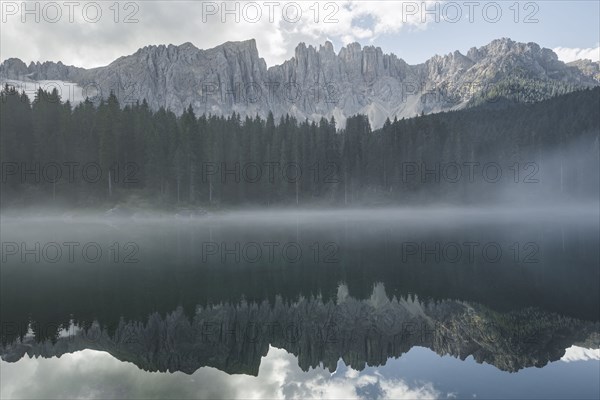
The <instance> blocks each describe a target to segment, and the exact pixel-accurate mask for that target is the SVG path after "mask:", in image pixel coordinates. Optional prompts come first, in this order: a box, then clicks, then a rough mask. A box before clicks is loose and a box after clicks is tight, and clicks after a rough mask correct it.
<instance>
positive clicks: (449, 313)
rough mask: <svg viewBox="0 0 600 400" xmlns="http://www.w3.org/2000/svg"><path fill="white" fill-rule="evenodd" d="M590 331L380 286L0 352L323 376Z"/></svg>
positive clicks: (525, 358) (539, 360)
mask: <svg viewBox="0 0 600 400" xmlns="http://www.w3.org/2000/svg"><path fill="white" fill-rule="evenodd" d="M597 331H598V324H597V323H591V322H584V321H579V320H574V319H570V318H565V317H561V316H559V315H556V314H548V313H543V312H541V311H538V310H534V309H525V310H521V311H518V312H509V313H504V314H499V313H496V312H493V311H491V310H489V309H487V308H485V307H483V306H481V305H477V304H469V303H465V302H460V301H454V300H446V301H441V302H436V303H424V302H421V301H419V300H418V299H399V300H398V299H395V298H392V299H389V298H388V296H387V295H386V293H385V289H384V287H383V285H381V284H379V285H376V286H375V287H374V290H373V293H372V295H371V297H370V298H369V299H366V300H357V299H354V298H352V297H349V296H348V291H347V288H346V287H345V286H344V285H342V286H340V287H339V289H338V296H337V301H335V302H333V301H328V302H323V301H322V300H321V299H319V298H311V299H302V298H301V299H299V300H298V301H296V302H293V303H286V302H283V301H282V300H281V299H279V300H278V301H276V302H275V304H269V303H268V302H263V303H245V302H242V303H241V304H218V305H213V306H208V307H198V309H197V310H196V314H195V315H194V317H193V318H192V319H191V320H190V319H189V318H188V317H187V316H186V315H185V313H184V312H183V311H182V310H181V309H178V310H176V311H174V312H172V313H170V314H168V315H166V316H164V317H162V316H160V315H159V314H152V315H150V316H149V317H148V319H147V320H146V321H145V322H142V321H128V322H125V321H121V323H120V324H119V326H118V327H116V330H115V332H114V333H113V334H109V333H108V332H107V331H106V330H103V329H101V328H100V327H99V326H98V325H97V324H94V325H92V327H91V328H89V329H88V330H83V329H79V328H77V327H72V328H71V330H70V332H64V334H63V335H62V336H61V337H60V338H58V339H57V341H56V342H55V343H52V342H51V341H46V342H43V343H38V342H36V341H35V339H34V338H33V337H31V336H27V337H25V339H24V340H23V341H18V342H16V343H12V344H8V345H6V346H3V347H2V348H1V352H0V355H1V356H2V359H3V360H5V361H8V362H15V361H18V360H19V359H20V358H21V357H23V356H24V355H25V354H27V355H29V356H30V357H32V356H36V357H37V356H42V357H55V356H58V357H60V356H61V355H62V354H65V353H71V352H75V351H79V350H83V349H94V350H101V351H107V352H109V353H111V354H112V355H113V356H115V357H116V358H118V359H119V360H122V361H129V362H133V363H134V364H136V365H137V366H138V367H139V368H141V369H144V370H149V371H161V372H166V371H170V372H174V371H182V372H185V373H188V374H191V373H193V372H194V371H195V370H196V369H198V368H200V367H203V366H211V367H215V368H218V369H220V370H222V371H225V372H227V373H243V374H249V375H257V374H258V370H259V366H260V361H261V357H262V356H264V355H266V354H267V352H268V349H269V346H274V347H278V348H283V349H285V350H287V351H288V352H290V353H293V354H294V355H295V356H296V357H297V358H298V363H299V365H300V367H301V368H302V369H303V370H308V369H309V368H311V367H316V366H318V365H319V364H320V363H323V365H324V366H325V367H326V368H328V369H329V370H330V371H332V372H333V371H335V369H336V366H337V363H338V360H339V359H340V358H341V359H343V361H344V362H345V363H346V364H347V365H349V366H351V367H352V368H354V369H357V370H362V369H363V368H365V367H366V366H367V365H368V366H379V365H383V364H385V363H386V362H387V360H388V358H390V357H400V356H401V355H402V354H403V353H405V352H407V351H408V350H410V349H411V348H412V347H413V346H424V347H428V348H430V349H432V350H433V351H435V352H437V353H438V354H440V355H446V354H450V355H452V356H454V357H458V358H461V359H465V358H467V357H468V356H471V355H472V356H473V357H474V359H475V360H476V361H477V362H479V363H482V362H486V363H489V364H492V365H494V366H496V367H497V368H499V369H501V370H505V371H518V370H519V369H521V368H525V367H531V366H537V367H541V366H544V365H546V364H547V363H548V362H550V361H555V360H558V359H560V358H561V357H562V356H563V355H564V354H565V349H566V348H568V347H570V346H571V345H573V344H574V343H578V342H582V341H586V340H587V341H590V340H592V341H593V343H592V344H591V345H592V346H593V347H598V345H599V344H598V343H597V334H596V333H595V332H597ZM594 335H595V336H594ZM590 338H592V339H590ZM593 338H596V339H593Z"/></svg>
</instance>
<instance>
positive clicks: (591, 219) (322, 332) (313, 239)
mask: <svg viewBox="0 0 600 400" xmlns="http://www.w3.org/2000/svg"><path fill="white" fill-rule="evenodd" d="M599 217H600V216H599V211H598V205H597V204H591V205H590V204H588V205H573V206H572V207H557V208H552V207H548V208H544V207H531V208H522V207H521V208H511V207H509V206H506V207H496V208H494V207H490V208H477V207H471V208H467V207H465V208H455V207H427V208H425V207H423V208H419V207H412V208H398V209H373V210H318V209H315V210H300V211H299V210H285V209H280V210H269V211H243V212H242V211H232V212H221V213H211V214H207V215H202V216H180V215H178V216H176V217H174V216H164V215H162V216H159V215H152V214H134V215H131V216H127V217H106V216H105V215H102V214H97V215H95V214H89V215H82V214H77V215H74V214H53V215H38V216H28V217H24V216H21V215H19V214H11V215H4V216H3V217H2V232H1V236H2V240H1V241H2V249H1V250H2V254H1V257H2V267H1V270H0V273H1V276H0V278H1V280H0V285H1V300H2V301H1V303H0V304H1V305H0V310H1V314H0V319H1V326H2V332H1V338H2V347H1V353H0V354H1V357H2V361H1V362H0V366H1V368H0V371H1V378H2V392H1V393H0V394H1V397H3V398H7V397H11V398H58V397H69V398H73V397H83V396H85V397H99V398H124V397H132V398H150V397H154V398H199V397H204V398H239V397H243V398H368V399H375V398H412V399H414V398H456V397H458V398H466V397H469V398H474V397H477V398H499V397H502V398H598V397H599V396H600V383H599V379H598V376H600V350H599V349H600V290H599V284H600V270H599V246H598V243H600V237H599Z"/></svg>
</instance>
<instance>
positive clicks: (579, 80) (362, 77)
mask: <svg viewBox="0 0 600 400" xmlns="http://www.w3.org/2000/svg"><path fill="white" fill-rule="evenodd" d="M597 68H598V66H597V64H593V63H591V62H590V63H583V62H582V63H577V64H571V65H566V64H565V63H563V62H561V61H559V60H558V57H557V56H556V54H555V53H554V52H553V51H552V50H550V49H545V48H540V46H539V45H537V44H536V43H518V42H515V41H513V40H511V39H508V38H502V39H497V40H494V41H492V42H490V43H489V44H487V45H485V46H482V47H479V48H475V47H473V48H471V49H470V50H469V51H468V52H467V54H466V55H463V54H462V53H460V52H459V51H454V52H451V53H448V54H446V55H443V56H439V55H436V56H433V57H432V58H430V59H429V60H427V61H426V62H424V63H422V64H418V65H409V64H407V63H406V62H404V61H403V60H402V59H399V58H397V57H396V56H395V55H394V54H385V53H384V52H383V50H382V49H381V48H379V47H375V46H364V47H363V46H361V44H360V43H350V44H348V45H346V46H344V47H342V48H341V49H340V50H339V52H338V53H337V54H336V52H335V51H334V48H333V44H332V43H331V42H329V41H327V42H325V43H323V44H320V45H317V46H313V45H307V44H305V43H300V44H298V46H297V47H296V49H295V53H294V57H292V58H291V59H289V60H287V61H285V62H284V63H282V64H281V65H275V66H271V67H269V68H267V65H266V62H265V60H264V59H262V58H260V56H259V53H258V49H257V44H256V41H255V40H254V39H250V40H245V41H237V42H226V43H223V44H221V45H219V46H216V47H213V48H210V49H199V48H197V47H196V46H195V45H193V44H192V43H190V42H187V43H183V44H181V45H172V44H171V45H158V46H146V47H143V48H141V49H139V50H138V51H137V52H135V53H134V54H132V55H129V56H124V57H120V58H118V59H117V60H115V61H113V63H111V64H110V65H108V66H105V67H98V68H93V69H87V70H85V69H82V68H75V67H70V66H65V65H63V64H62V63H44V64H40V63H39V62H38V63H32V64H30V65H29V66H28V67H24V63H22V62H21V61H20V60H16V59H10V60H6V61H5V62H4V63H2V64H1V65H0V78H3V79H23V80H44V79H56V80H64V81H69V82H74V83H77V84H80V85H85V84H88V83H90V82H94V83H95V84H96V85H98V86H99V87H100V88H102V93H103V94H108V93H110V91H111V90H114V89H115V88H119V87H122V88H134V89H133V92H132V90H130V91H129V92H127V91H122V92H123V93H124V96H125V95H126V96H127V99H128V100H131V99H132V98H135V99H138V100H142V99H146V100H147V101H148V104H149V105H150V106H151V107H152V108H154V109H158V108H159V107H165V108H170V109H171V110H173V111H174V112H176V113H179V112H181V110H183V108H184V107H187V106H188V105H189V104H192V105H193V107H194V109H196V110H197V111H198V112H200V113H202V112H204V113H212V114H221V115H229V114H231V113H232V112H234V111H235V112H236V113H240V114H241V115H242V116H244V115H247V116H254V115H256V114H259V115H261V116H263V117H266V115H267V114H268V113H269V111H271V112H273V114H274V115H275V116H276V117H280V116H283V115H285V114H289V113H292V114H293V115H294V116H295V117H296V118H298V119H304V118H309V119H311V120H313V121H318V120H319V119H320V118H322V117H325V118H327V119H329V118H331V117H332V116H335V118H336V120H337V121H338V124H339V125H338V126H340V127H341V126H343V125H344V121H345V119H346V118H347V117H348V116H351V115H354V114H358V113H363V114H366V115H368V116H369V120H370V122H371V124H372V126H373V127H375V128H378V127H380V126H382V125H383V122H384V121H385V119H386V118H390V119H393V118H394V117H398V118H402V117H412V116H414V115H416V114H421V113H433V112H440V111H447V110H451V109H456V108H461V107H466V106H468V105H469V104H471V102H470V101H471V99H472V98H473V97H474V96H478V95H480V93H475V92H474V91H473V90H472V87H466V86H465V83H467V82H477V83H479V84H480V85H479V86H478V87H481V88H484V87H487V86H488V84H490V83H497V82H500V81H502V80H506V79H509V78H510V77H512V76H515V71H517V72H518V73H519V76H521V77H526V78H527V79H531V80H538V81H541V84H542V85H544V84H546V83H547V84H548V85H549V86H553V85H559V86H560V88H561V89H560V90H559V92H560V93H563V92H564V91H570V90H574V89H576V88H583V87H590V86H595V85H598V84H600V73H598V69H597ZM273 82H277V83H279V84H280V87H285V85H286V84H288V83H293V84H296V85H297V87H299V89H300V92H301V93H300V96H298V98H297V99H294V100H293V101H290V100H289V96H286V94H285V93H284V92H283V91H280V92H278V93H275V94H274V96H267V95H264V94H265V93H266V92H268V90H269V89H267V88H268V87H270V85H271V83H273ZM544 82H546V83H544ZM325 84H327V85H329V86H328V89H327V90H325V89H324V85H325ZM408 84H410V85H411V86H410V87H412V88H414V87H418V88H422V89H419V90H418V91H416V92H415V91H414V90H413V89H410V90H408V89H407V87H409V85H408ZM206 85H211V87H213V88H214V86H215V85H218V87H217V88H215V90H212V91H211V93H210V96H207V94H206V91H205V90H204V89H203V88H205V87H206ZM228 85H229V86H236V87H241V88H245V87H249V85H254V86H255V87H256V85H258V86H259V87H261V88H262V89H263V90H264V91H265V92H264V93H263V96H260V97H259V98H257V99H253V100H252V101H249V100H248V98H246V97H244V96H243V95H242V94H235V95H234V96H232V95H231V92H232V91H233V90H235V88H233V87H228ZM431 87H445V88H446V91H445V92H444V93H443V94H441V95H440V96H433V97H432V96H429V97H430V99H429V100H428V102H427V104H425V103H424V102H423V101H422V99H423V96H425V95H426V94H425V92H424V91H425V90H429V89H425V88H431ZM407 91H408V93H407ZM547 92H548V93H555V91H554V90H552V91H551V90H548V91H547ZM542 97H543V96H542ZM448 99H451V101H449V100H448ZM540 99H541V98H540Z"/></svg>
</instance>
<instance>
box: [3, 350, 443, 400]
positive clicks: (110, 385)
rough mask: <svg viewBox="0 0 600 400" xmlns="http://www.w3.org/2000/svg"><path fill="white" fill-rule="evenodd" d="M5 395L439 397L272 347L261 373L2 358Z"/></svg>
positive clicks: (98, 358)
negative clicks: (306, 361)
mask: <svg viewBox="0 0 600 400" xmlns="http://www.w3.org/2000/svg"><path fill="white" fill-rule="evenodd" d="M0 363H1V368H0V374H1V379H2V387H1V389H0V397H1V398H27V399H35V398H93V397H96V398H105V399H108V398H165V399H166V398H179V399H183V398H230V399H231V398H246V399H250V398H253V399H262V398H324V399H326V398H329V399H339V398H346V399H357V398H362V397H365V394H364V391H365V390H366V389H369V390H370V391H371V393H372V392H373V391H375V392H377V393H379V394H380V395H381V397H383V398H397V399H402V398H407V399H424V398H427V399H429V398H436V397H439V396H440V392H438V391H437V390H435V389H434V387H433V386H432V384H431V383H423V384H422V385H421V386H418V385H417V386H409V385H408V384H407V383H406V382H404V381H403V380H402V379H392V378H386V377H384V376H382V375H381V374H379V373H378V372H374V371H373V370H370V371H369V370H365V371H362V372H358V371H355V370H353V369H350V368H348V369H346V370H345V371H344V372H343V373H336V374H330V373H329V371H328V370H326V369H324V368H322V367H317V368H315V369H311V370H310V371H307V372H303V371H302V370H301V369H300V368H299V367H298V364H297V359H296V357H295V356H294V355H292V354H289V353H287V352H286V351H285V350H282V349H277V348H273V347H271V348H270V349H269V352H268V354H267V356H265V357H264V358H263V359H262V361H261V366H260V370H259V374H258V376H257V377H254V376H248V375H227V374H226V373H224V372H221V371H219V370H217V369H214V368H208V367H205V368H200V369H199V370H197V371H196V372H195V373H194V374H192V375H186V374H183V373H181V372H175V373H151V372H146V371H142V370H140V369H138V368H137V367H136V366H135V365H133V364H131V363H127V362H120V361H118V360H117V359H115V358H114V357H112V356H111V355H110V354H108V353H105V352H99V351H94V350H83V351H80V352H76V353H72V354H65V355H63V356H62V357H60V358H51V359H45V358H41V357H40V358H29V357H24V358H22V359H21V360H19V361H18V362H16V363H7V362H4V361H0Z"/></svg>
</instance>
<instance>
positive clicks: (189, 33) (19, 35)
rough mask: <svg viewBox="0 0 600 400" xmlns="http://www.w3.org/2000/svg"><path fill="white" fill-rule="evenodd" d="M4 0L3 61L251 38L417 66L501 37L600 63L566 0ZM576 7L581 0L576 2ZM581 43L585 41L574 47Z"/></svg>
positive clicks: (281, 55) (87, 62)
mask: <svg viewBox="0 0 600 400" xmlns="http://www.w3.org/2000/svg"><path fill="white" fill-rule="evenodd" d="M0 3H1V5H2V10H1V11H2V25H1V38H0V44H1V50H0V59H1V60H4V59H6V58H10V57H18V58H21V59H23V60H24V61H25V62H27V63H28V62H30V61H62V62H64V63H65V64H68V65H76V66H82V67H87V68H90V67H96V66H102V65H107V64H109V63H110V62H112V61H113V60H115V59H116V58H118V57H120V56H123V55H128V54H132V53H134V52H135V51H136V50H137V49H138V48H141V47H144V46H147V45H152V44H154V45H158V44H176V45H179V44H182V43H185V42H191V43H193V44H194V45H196V46H197V47H199V48H210V47H214V46H217V45H219V44H222V43H224V42H226V41H238V40H247V39H250V38H254V39H256V41H257V46H258V50H259V53H260V55H261V56H262V57H263V58H264V59H265V60H266V62H267V64H268V65H274V64H279V63H281V62H282V61H284V60H286V59H289V58H291V57H292V56H293V55H294V49H295V47H296V45H297V44H298V43H299V42H305V43H307V44H312V45H318V44H322V43H323V42H324V41H325V40H331V41H332V42H333V43H334V46H335V47H336V50H339V48H340V46H342V45H345V44H348V43H351V42H354V41H358V42H360V43H361V44H363V45H368V44H375V45H377V46H380V47H382V49H383V50H384V51H385V52H393V53H395V54H397V55H398V56H400V57H402V58H404V59H405V60H406V61H407V62H409V63H417V62H423V61H425V59H427V58H429V57H430V56H432V55H433V54H436V53H441V52H445V53H447V52H450V51H453V50H455V49H459V50H461V51H465V50H466V49H468V48H469V47H471V46H475V45H477V46H479V45H484V44H486V43H487V42H489V41H491V40H492V39H494V38H498V37H511V38H512V39H514V40H517V41H537V42H538V43H539V44H540V45H542V46H545V47H551V48H554V49H555V51H557V53H558V54H559V57H560V58H561V59H563V60H564V61H572V60H574V59H577V58H590V59H592V60H598V59H600V48H599V47H598V45H597V42H598V36H597V32H598V27H597V24H598V22H597V21H598V20H597V19H596V20H595V21H596V26H594V23H591V24H590V23H589V20H575V21H572V20H569V19H568V18H567V17H568V15H567V14H568V11H567V9H565V18H564V21H565V24H572V25H573V29H571V28H569V27H565V28H566V29H565V30H566V31H567V32H572V31H573V30H577V29H579V30H580V32H579V33H578V34H579V37H580V40H578V41H577V43H575V41H573V40H570V41H567V40H566V39H565V40H563V39H560V40H559V38H560V36H557V32H562V30H561V29H558V30H557V28H556V26H554V20H555V19H556V18H557V17H558V16H557V14H560V12H561V9H560V7H562V6H560V4H561V3H563V2H552V3H549V2H539V3H535V4H536V5H537V6H536V7H537V8H535V7H534V8H527V7H525V5H523V6H522V7H523V9H522V10H519V12H518V13H515V11H514V10H512V9H509V6H510V4H508V3H505V2H476V5H475V6H472V7H473V8H471V6H465V5H464V4H465V3H463V2H452V1H432V0H428V1H424V2H421V1H418V2H415V1H407V0H404V1H335V2H333V1H330V2H319V3H315V2H270V3H269V2H263V1H257V2H246V1H242V2H233V1H232V2H227V5H226V6H224V4H225V3H223V2H220V1H219V2H210V1H209V2H207V1H195V2H191V1H122V2H120V3H118V5H119V6H118V7H115V6H114V4H115V3H114V2H112V1H110V2H103V1H98V2H90V1H82V2H73V3H74V4H73V5H70V3H69V2H61V1H57V2H36V1H31V0H29V1H27V2H26V5H25V6H23V5H22V2H21V1H18V2H17V1H5V0H2V1H1V2H0ZM530 3H531V2H530ZM594 3H595V2H583V3H578V4H576V5H575V6H576V7H579V8H581V11H582V12H581V18H585V17H586V16H587V15H589V14H590V13H594V11H595V10H596V7H597V4H594ZM315 4H316V5H315ZM586 4H588V5H589V6H587V5H586ZM564 6H565V7H568V6H569V5H568V4H567V2H564ZM582 7H583V8H585V7H587V9H585V10H584V9H583V8H582ZM590 7H591V8H590ZM572 9H573V5H571V7H569V8H568V10H572ZM228 11H229V12H228ZM498 12H499V13H500V14H498ZM497 15H498V17H497V18H496V16H497ZM596 17H597V13H596ZM515 20H517V21H518V22H515ZM586 21H588V22H586ZM592 21H594V20H593V19H592ZM590 25H591V26H590ZM473 32H481V34H478V35H474V34H473ZM590 32H596V34H595V36H594V35H592V34H590ZM545 33H547V34H545ZM561 35H562V34H561ZM567 36H568V35H567V34H565V35H563V38H566V37H567ZM539 38H546V40H543V41H542V40H539ZM573 43H575V44H576V46H575V47H570V45H571V44H573ZM586 46H591V47H586Z"/></svg>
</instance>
